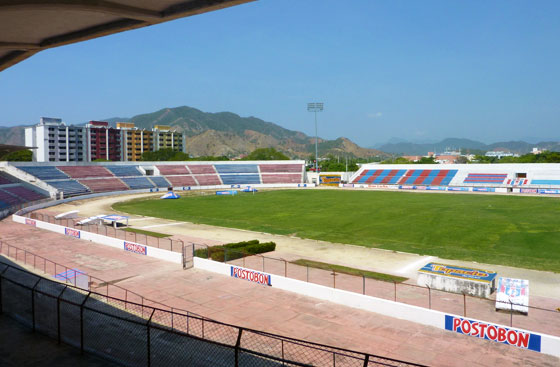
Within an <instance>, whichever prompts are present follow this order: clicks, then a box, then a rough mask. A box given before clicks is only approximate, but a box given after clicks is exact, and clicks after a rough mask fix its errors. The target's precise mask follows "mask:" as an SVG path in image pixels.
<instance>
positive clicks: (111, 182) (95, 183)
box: [79, 178, 128, 192]
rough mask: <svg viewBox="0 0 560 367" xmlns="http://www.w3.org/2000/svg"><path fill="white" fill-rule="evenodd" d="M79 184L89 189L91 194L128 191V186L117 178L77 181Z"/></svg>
mask: <svg viewBox="0 0 560 367" xmlns="http://www.w3.org/2000/svg"><path fill="white" fill-rule="evenodd" d="M79 182H80V183H81V184H82V185H84V186H87V187H89V189H90V190H91V191H93V192H108V191H125V190H128V186H126V185H125V184H124V183H123V182H122V181H121V180H119V179H118V178H102V179H91V180H79Z"/></svg>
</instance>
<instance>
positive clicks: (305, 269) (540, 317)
mask: <svg viewBox="0 0 560 367" xmlns="http://www.w3.org/2000/svg"><path fill="white" fill-rule="evenodd" d="M208 249H209V246H207V245H201V244H194V246H193V255H194V256H197V255H198V256H199V257H206V258H209V257H210V256H211V253H212V251H211V250H208ZM197 250H203V251H197ZM223 259H224V262H225V263H227V264H231V265H237V266H242V267H245V268H249V269H252V270H257V271H262V272H266V273H269V274H274V275H280V276H283V277H286V278H292V279H297V280H301V281H305V282H308V283H314V284H319V285H323V286H327V287H332V288H336V289H342V290H346V291H351V292H355V293H360V294H363V295H367V296H372V297H377V298H383V299H387V300H391V301H395V302H401V303H405V304H409V305H414V306H419V307H424V308H428V309H433V310H437V311H442V312H446V313H450V314H455V315H462V316H464V317H472V318H476V319H479V320H484V321H489V322H494V323H497V324H502V325H509V326H511V327H514V326H515V327H518V328H523V329H527V330H533V331H537V332H542V333H546V334H551V335H556V336H560V312H559V311H560V309H558V308H557V307H558V303H559V301H558V300H554V299H546V300H545V299H544V298H540V297H539V298H532V299H531V300H530V303H531V304H535V303H536V302H538V301H541V302H545V301H547V302H548V304H549V305H539V306H534V305H529V306H526V305H520V304H516V303H513V302H510V303H509V310H501V311H497V310H496V300H495V299H493V298H481V297H475V296H471V295H468V294H465V293H452V292H446V291H442V290H437V289H433V288H429V287H423V286H419V285H416V284H409V283H400V282H397V281H383V280H378V279H373V278H368V277H366V276H356V275H350V274H346V273H342V272H339V271H336V270H335V269H329V270H323V269H318V268H314V267H311V266H308V265H307V266H303V265H298V264H295V263H293V262H290V261H288V260H285V259H281V258H274V257H270V256H264V255H253V254H246V253H242V252H240V251H236V250H234V249H227V248H224V254H223ZM493 297H494V296H493ZM514 306H525V307H528V309H529V312H528V314H527V315H525V314H522V313H519V312H518V311H516V310H515V309H514Z"/></svg>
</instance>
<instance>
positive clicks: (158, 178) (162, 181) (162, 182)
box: [150, 176, 171, 187]
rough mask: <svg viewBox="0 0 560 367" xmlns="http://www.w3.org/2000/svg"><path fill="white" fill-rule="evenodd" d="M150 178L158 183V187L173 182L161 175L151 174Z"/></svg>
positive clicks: (166, 185) (155, 183)
mask: <svg viewBox="0 0 560 367" xmlns="http://www.w3.org/2000/svg"><path fill="white" fill-rule="evenodd" d="M150 180H151V181H152V182H153V183H154V185H156V187H169V186H171V184H170V183H169V182H168V181H167V180H166V179H165V178H163V177H161V176H150Z"/></svg>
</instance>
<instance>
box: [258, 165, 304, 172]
mask: <svg viewBox="0 0 560 367" xmlns="http://www.w3.org/2000/svg"><path fill="white" fill-rule="evenodd" d="M259 169H260V171H261V173H280V172H282V173H287V172H294V173H301V172H302V171H303V165H298V164H259Z"/></svg>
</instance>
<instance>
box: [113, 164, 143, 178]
mask: <svg viewBox="0 0 560 367" xmlns="http://www.w3.org/2000/svg"><path fill="white" fill-rule="evenodd" d="M105 168H107V169H108V170H109V171H111V172H112V173H113V174H114V175H115V176H117V177H133V176H142V173H141V172H140V171H139V170H138V167H137V166H105Z"/></svg>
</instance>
